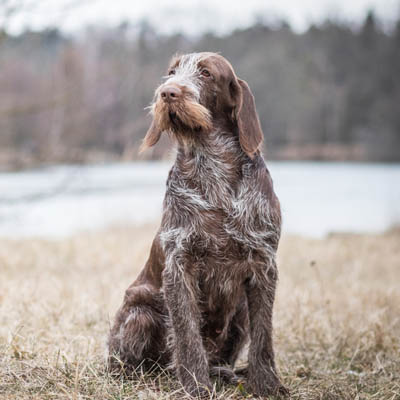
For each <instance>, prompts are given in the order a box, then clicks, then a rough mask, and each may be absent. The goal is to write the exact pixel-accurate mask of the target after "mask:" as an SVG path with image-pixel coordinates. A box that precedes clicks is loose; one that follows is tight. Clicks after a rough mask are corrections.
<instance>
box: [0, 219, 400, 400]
mask: <svg viewBox="0 0 400 400" xmlns="http://www.w3.org/2000/svg"><path fill="white" fill-rule="evenodd" d="M153 234H154V227H143V228H141V229H134V228H115V229H110V230H107V231H104V232H98V233H93V234H81V235H77V236H74V237H72V238H70V239H64V240H60V241H49V240H37V239H30V240H28V239H23V240H5V239H1V240H0V398H1V399H59V398H60V399H128V398H129V399H141V400H143V399H182V398H183V394H182V391H181V389H180V387H179V384H178V383H177V382H176V380H175V379H174V378H173V377H171V376H168V375H167V374H166V373H161V374H158V375H156V374H153V375H148V376H146V377H140V378H138V379H137V380H136V381H123V380H113V379H111V378H110V377H109V376H107V373H106V370H105V367H104V354H105V342H106V335H107V332H108V329H109V326H110V322H111V319H112V318H113V315H114V313H115V311H116V309H117V307H118V306H119V304H120V302H121V299H122V296H123V292H124V290H125V288H126V287H127V286H128V284H129V283H130V282H131V281H132V280H133V279H134V277H135V275H136V274H137V273H138V271H139V269H140V268H141V266H142V265H143V263H144V261H145V259H146V256H147V253H148V250H149V246H150V243H151V239H152V236H153ZM279 267H280V282H279V287H278V293H277V301H276V307H275V348H276V354H277V363H278V366H279V369H280V373H281V375H282V378H283V381H284V383H285V385H286V386H287V387H289V388H290V390H291V398H293V399H323V400H325V399H326V400H328V399H379V400H383V399H400V230H396V229H394V230H391V231H389V232H387V233H386V234H383V235H345V234H343V235H341V234H338V235H331V236H329V237H327V238H325V239H322V240H316V239H306V238H301V237H295V236H285V237H284V238H283V239H282V242H281V247H280V250H279ZM214 398H215V399H242V398H246V393H243V390H242V391H241V390H240V388H235V387H225V388H224V387H220V386H218V385H216V390H215V394H214ZM247 398H251V396H248V395H247Z"/></svg>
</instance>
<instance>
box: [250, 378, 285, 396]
mask: <svg viewBox="0 0 400 400" xmlns="http://www.w3.org/2000/svg"><path fill="white" fill-rule="evenodd" d="M246 389H247V390H248V392H249V393H252V394H253V395H255V396H260V397H267V396H275V397H277V398H286V397H289V395H290V392H289V390H288V389H287V388H286V387H285V386H284V385H282V383H281V382H280V381H279V379H277V378H276V377H275V376H274V377H273V379H257V380H249V381H248V382H247V385H246Z"/></svg>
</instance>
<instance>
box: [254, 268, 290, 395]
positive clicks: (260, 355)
mask: <svg viewBox="0 0 400 400" xmlns="http://www.w3.org/2000/svg"><path fill="white" fill-rule="evenodd" d="M276 280H277V273H276V266H275V265H272V266H271V267H270V268H269V270H268V272H267V273H266V274H265V275H264V276H262V277H258V278H256V279H253V280H252V281H251V282H249V283H248V286H247V299H248V305H249V318H250V339H251V342H250V348H249V366H248V384H249V386H250V390H251V391H252V393H254V394H257V395H259V396H268V395H271V394H274V395H278V394H281V395H286V394H288V391H287V389H286V388H285V387H284V386H283V385H282V384H281V382H280V381H279V378H278V375H277V373H276V369H275V360H274V350H273V343H272V308H273V304H274V298H275V287H276Z"/></svg>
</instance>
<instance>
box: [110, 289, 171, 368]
mask: <svg viewBox="0 0 400 400" xmlns="http://www.w3.org/2000/svg"><path fill="white" fill-rule="evenodd" d="M167 315H168V313H167V312H166V310H165V304H164V299H163V296H162V294H161V293H160V292H159V291H158V290H157V289H155V288H154V287H153V286H151V285H149V284H144V285H139V286H131V287H130V288H128V290H127V291H126V293H125V298H124V302H123V304H122V306H121V308H120V309H119V310H118V313H117V315H116V318H115V322H114V325H113V327H112V329H111V332H110V336H109V339H108V350H109V356H108V364H109V368H110V371H111V372H113V373H120V372H122V371H124V372H126V373H128V374H129V373H131V372H132V371H134V370H136V369H137V368H143V369H145V370H148V369H151V368H153V367H154V365H157V364H158V365H161V366H165V365H166V364H167V363H168V362H169V359H168V358H169V357H168V354H167V352H166V331H167V326H166V325H167V322H166V321H167Z"/></svg>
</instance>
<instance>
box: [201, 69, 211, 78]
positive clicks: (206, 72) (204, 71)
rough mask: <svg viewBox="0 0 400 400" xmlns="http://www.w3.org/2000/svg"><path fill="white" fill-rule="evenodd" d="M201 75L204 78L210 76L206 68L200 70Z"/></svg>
mask: <svg viewBox="0 0 400 400" xmlns="http://www.w3.org/2000/svg"><path fill="white" fill-rule="evenodd" d="M201 76H204V77H206V78H208V77H210V76H211V74H210V71H208V70H207V69H203V70H201Z"/></svg>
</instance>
